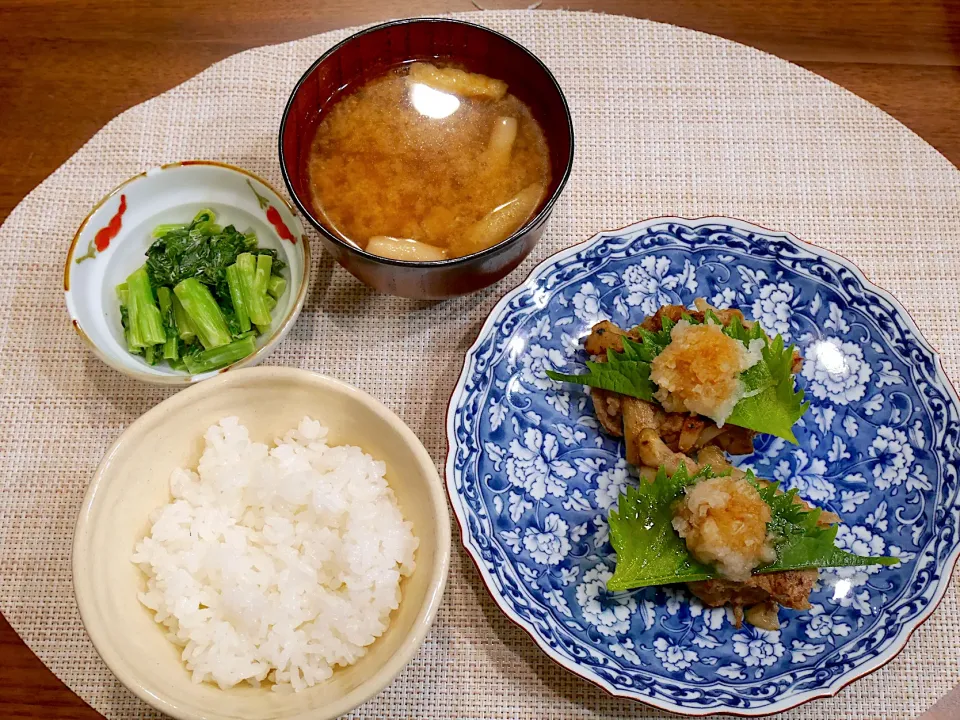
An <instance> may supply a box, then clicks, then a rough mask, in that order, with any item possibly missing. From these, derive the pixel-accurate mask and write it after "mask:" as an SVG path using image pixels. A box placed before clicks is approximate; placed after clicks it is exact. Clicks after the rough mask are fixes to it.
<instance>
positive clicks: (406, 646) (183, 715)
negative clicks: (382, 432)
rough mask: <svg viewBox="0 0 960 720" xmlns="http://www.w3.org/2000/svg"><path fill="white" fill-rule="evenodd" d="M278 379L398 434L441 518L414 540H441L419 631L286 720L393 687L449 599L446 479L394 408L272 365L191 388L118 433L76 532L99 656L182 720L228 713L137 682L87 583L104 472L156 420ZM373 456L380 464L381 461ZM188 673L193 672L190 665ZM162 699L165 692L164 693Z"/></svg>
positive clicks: (330, 714) (75, 568)
mask: <svg viewBox="0 0 960 720" xmlns="http://www.w3.org/2000/svg"><path fill="white" fill-rule="evenodd" d="M275 380H288V381H289V380H293V381H294V383H295V384H301V385H313V386H316V387H319V388H322V389H324V390H333V391H336V392H340V393H342V394H344V395H346V396H347V397H348V398H349V400H351V401H353V402H356V403H357V404H359V405H362V406H365V407H366V408H368V409H369V410H371V411H373V412H374V413H375V414H376V415H377V416H378V417H380V418H381V419H383V420H384V421H386V422H387V423H388V424H389V425H390V426H391V427H392V428H393V429H394V430H396V431H397V432H398V433H399V435H400V437H401V439H402V440H403V442H404V444H405V445H407V446H408V447H409V449H410V450H411V451H412V452H413V454H414V456H415V457H416V460H417V465H416V467H415V468H413V469H414V470H415V471H417V472H418V474H419V475H420V476H421V477H422V478H423V483H424V485H425V486H426V491H427V495H428V496H429V502H430V505H431V507H432V510H433V514H434V516H435V519H436V522H435V529H434V532H432V533H429V534H424V533H422V532H419V533H418V534H417V535H416V537H417V538H418V540H419V546H418V549H419V548H422V547H423V546H424V544H425V542H434V541H435V542H436V543H437V547H435V548H434V559H433V563H432V565H431V566H429V567H427V566H425V565H424V564H423V563H422V562H419V561H418V562H417V565H416V568H415V569H414V571H413V572H414V574H416V573H420V572H423V573H429V574H430V580H429V584H428V587H427V590H426V594H425V601H424V603H423V606H422V607H421V608H420V610H419V612H418V614H417V617H416V618H415V620H414V622H413V626H412V627H411V629H410V630H409V631H408V632H407V634H406V637H405V638H404V639H403V641H402V643H401V644H400V647H399V648H398V650H397V651H396V652H395V653H393V654H392V655H391V656H390V657H389V658H387V659H386V660H385V661H384V662H383V665H382V666H381V667H380V669H379V670H377V671H376V672H375V673H373V674H371V675H370V676H369V677H368V678H367V679H366V680H364V681H363V682H361V683H360V684H359V685H357V686H356V687H355V688H353V689H352V690H351V691H350V692H348V693H346V694H345V695H343V696H341V697H339V698H337V699H336V700H334V701H332V702H329V703H328V704H327V705H326V706H325V707H324V708H323V709H318V708H317V709H306V710H305V711H303V712H298V713H297V714H296V715H292V716H289V717H288V720H307V718H310V719H311V720H324V718H335V717H338V716H339V715H342V714H343V713H346V712H349V711H350V710H352V709H353V708H355V707H357V706H359V705H361V704H363V703H364V702H366V701H368V700H369V699H371V698H372V697H373V696H375V695H377V694H378V693H379V692H380V691H381V690H383V689H384V688H385V687H386V686H387V685H388V684H390V682H391V681H392V680H393V679H394V678H395V677H396V676H397V675H398V674H399V673H400V671H401V670H402V669H403V668H404V667H405V666H406V664H407V663H408V662H409V661H410V660H411V659H412V658H413V656H414V655H415V654H416V653H417V651H418V650H419V648H420V646H421V644H422V643H423V641H424V640H425V639H426V636H427V633H428V632H429V630H430V628H431V626H432V625H433V621H434V620H435V619H436V615H437V611H438V609H439V607H440V604H441V602H442V599H443V592H444V588H445V587H446V582H447V575H448V572H449V568H450V554H451V530H450V521H449V513H448V509H447V498H446V494H445V491H444V489H443V483H442V482H441V479H440V474H439V472H438V471H437V467H436V465H435V463H434V461H433V459H432V458H431V457H430V454H429V453H428V452H427V450H426V448H425V447H424V446H423V443H422V442H420V439H419V438H418V437H417V436H416V435H415V434H414V432H413V431H412V430H411V429H410V428H409V426H407V424H406V423H404V422H403V420H401V419H400V417H399V416H398V415H397V414H396V413H394V412H393V411H392V410H391V409H390V408H388V407H387V406H386V405H384V404H383V403H382V402H380V401H379V400H377V399H376V398H374V397H373V396H372V395H370V394H369V393H366V392H364V391H363V390H360V389H359V388H356V387H354V386H352V385H350V384H348V383H346V382H344V381H342V380H338V379H336V378H333V377H329V376H327V375H321V374H320V373H316V372H312V371H310V370H301V369H299V368H287V367H275V366H272V367H257V368H244V369H238V370H235V371H232V372H229V373H225V374H222V375H219V376H217V377H215V378H211V379H210V380H208V381H206V382H203V383H198V384H196V385H193V386H191V387H189V388H186V389H184V390H182V391H180V392H178V393H177V394H176V395H173V396H171V397H169V398H167V399H166V400H163V401H162V402H160V403H158V404H157V405H155V406H154V407H152V408H150V409H149V410H147V412H145V413H144V414H143V415H141V416H140V417H138V418H137V419H136V420H135V421H134V422H133V423H131V424H130V425H129V426H127V427H126V428H125V429H124V430H123V432H122V433H121V434H120V436H119V437H118V438H117V439H116V440H115V441H114V442H113V443H112V444H111V446H110V448H109V449H108V450H107V452H106V453H105V455H104V457H103V459H102V460H101V461H100V464H99V465H98V466H97V469H96V471H95V473H94V475H93V479H92V480H91V482H90V484H89V485H88V487H87V490H86V493H85V494H84V498H83V502H82V503H81V505H80V510H79V513H78V516H77V520H76V525H75V528H74V537H73V552H72V573H73V588H74V594H75V596H76V601H77V609H78V610H79V612H80V619H81V621H82V622H83V626H84V628H85V630H86V632H87V635H88V636H89V637H90V640H91V642H92V643H93V645H94V648H95V649H96V651H97V654H98V655H99V656H100V658H101V659H102V660H103V662H104V663H105V664H106V665H107V667H108V668H110V671H111V672H113V674H114V675H115V676H116V677H117V679H118V680H120V682H121V683H122V684H123V685H124V686H125V687H126V688H127V689H128V690H130V691H131V692H133V693H134V694H135V695H137V696H138V697H139V698H140V699H141V700H143V701H144V702H146V703H147V704H148V705H150V706H151V707H153V708H155V709H157V710H159V711H161V712H163V713H166V714H167V715H170V716H171V717H174V718H177V719H178V720H216V719H217V718H218V717H222V718H228V717H230V716H227V715H223V716H219V715H210V714H209V713H205V712H199V711H195V710H194V709H193V708H192V707H188V706H185V705H182V704H180V703H178V702H176V700H175V699H173V702H170V701H168V700H167V699H165V698H163V697H160V696H159V695H158V694H155V693H154V692H153V691H152V689H151V687H148V686H147V684H144V683H143V682H141V680H140V679H139V677H137V676H136V674H135V673H134V672H133V671H132V670H131V668H130V665H129V663H128V662H127V661H126V660H125V659H124V656H123V654H122V653H121V652H120V651H119V650H118V648H117V647H116V645H115V644H114V643H113V642H111V641H110V640H109V637H108V634H107V633H106V629H105V624H106V620H105V618H104V617H103V615H102V614H101V613H100V612H99V611H98V610H96V605H97V602H96V599H95V597H94V592H93V587H92V585H93V583H92V582H91V581H90V579H89V578H88V576H87V572H86V570H85V569H84V566H85V565H86V564H87V558H88V557H89V556H90V555H91V554H92V551H93V549H92V548H91V547H90V539H91V537H92V533H91V532H90V531H89V521H90V519H91V516H92V515H93V514H94V513H93V511H94V509H95V507H96V503H97V500H98V497H99V496H100V495H101V494H100V493H99V492H98V491H99V490H100V487H101V483H102V482H103V480H104V477H105V474H106V471H107V470H108V469H109V468H110V465H111V463H112V462H113V461H114V459H115V458H116V457H117V456H118V455H119V454H120V452H121V451H122V450H126V447H127V445H128V443H129V442H130V439H131V436H136V435H139V434H140V431H141V429H142V428H143V427H144V426H149V425H151V424H153V423H155V422H173V421H175V419H176V413H177V412H179V411H183V410H185V409H188V408H189V407H190V405H191V404H192V403H193V402H195V401H196V400H199V399H201V398H203V397H205V396H208V395H213V394H215V393H216V392H218V391H219V390H220V389H222V388H224V387H225V386H229V385H233V384H238V383H239V384H241V385H242V384H245V383H253V384H259V385H269V384H270V383H271V382H272V381H275ZM164 418H165V419H164ZM362 449H363V448H361V450H362ZM375 459H377V460H380V458H375ZM411 577H412V575H411ZM406 600H407V598H406V596H404V597H402V598H401V600H400V603H401V605H402V604H403V603H404V602H405V601H406ZM393 612H396V611H393ZM391 622H392V621H391ZM375 645H376V644H375V643H374V645H372V646H371V648H373V649H372V651H371V652H370V654H371V655H373V654H375V653H376V651H377V650H376V647H375ZM184 672H187V670H186V668H185V666H184ZM322 685H323V683H319V684H318V685H316V686H314V687H320V686H322ZM309 690H310V689H309V688H307V689H305V690H304V691H303V692H309ZM164 694H166V692H165V693H164Z"/></svg>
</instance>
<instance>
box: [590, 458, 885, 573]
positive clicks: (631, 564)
mask: <svg viewBox="0 0 960 720" xmlns="http://www.w3.org/2000/svg"><path fill="white" fill-rule="evenodd" d="M712 477H716V475H715V474H714V473H713V472H712V471H711V470H710V469H709V468H705V469H703V470H701V471H700V472H699V473H697V474H696V475H694V476H693V477H690V476H689V474H688V473H687V470H686V468H685V467H684V466H682V465H681V466H680V468H679V469H678V470H677V472H675V473H674V474H673V475H672V476H671V475H667V473H666V471H665V470H664V469H663V468H660V471H659V472H658V473H657V477H656V479H655V480H654V481H653V482H641V483H640V484H639V485H637V486H631V487H628V488H627V490H626V492H625V493H624V494H623V495H621V496H620V499H619V502H618V505H617V509H616V510H611V511H610V518H609V522H610V542H611V544H612V545H613V549H614V550H615V551H616V553H617V567H616V570H615V572H614V574H613V577H611V578H610V580H609V581H608V582H607V588H608V589H609V590H611V591H619V590H632V589H634V588H640V587H647V586H650V585H665V584H669V583H680V582H693V581H697V580H709V579H712V578H717V577H720V575H719V573H717V572H716V570H715V569H714V568H712V567H710V566H709V565H704V564H702V563H700V562H698V561H697V560H696V559H694V557H693V555H691V554H690V552H689V551H688V550H687V545H686V543H685V542H684V540H683V538H681V537H680V536H679V535H678V534H677V532H676V530H674V528H673V525H672V520H673V514H674V505H675V503H676V502H677V501H678V500H680V498H681V497H682V496H683V494H684V492H685V489H686V488H687V487H688V486H690V485H692V484H695V483H697V482H700V481H701V480H707V479H709V478H712ZM747 481H749V482H752V483H754V484H755V485H756V486H757V489H758V490H759V492H760V496H761V497H762V498H763V500H764V502H766V503H767V504H768V505H769V506H770V511H771V514H772V518H771V520H770V522H769V523H768V525H767V527H768V529H769V531H770V532H771V533H773V534H774V535H775V536H776V538H777V540H776V541H775V547H776V551H777V559H776V560H775V561H774V562H773V563H770V564H769V565H765V566H763V567H760V568H758V569H757V570H755V571H754V574H757V573H768V572H779V571H782V570H798V569H802V568H821V567H846V566H853V565H877V564H879V565H893V564H895V563H897V562H899V560H897V559H896V558H892V557H860V556H858V555H853V554H851V553H848V552H846V551H844V550H841V549H840V548H838V547H836V546H835V545H834V544H833V543H834V539H835V538H836V536H837V526H836V525H831V526H829V527H822V526H820V525H818V524H817V521H818V520H819V519H820V513H821V511H820V510H819V509H818V508H815V509H812V510H811V509H808V508H806V507H804V506H803V505H800V504H798V503H797V502H795V500H794V498H795V497H796V494H797V491H796V490H790V491H789V492H786V493H782V494H777V490H778V484H776V483H773V484H771V485H768V486H767V487H762V488H761V487H760V486H759V485H758V484H757V483H756V478H755V477H754V475H753V473H751V472H748V473H747Z"/></svg>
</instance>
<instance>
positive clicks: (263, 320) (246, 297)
mask: <svg viewBox="0 0 960 720" xmlns="http://www.w3.org/2000/svg"><path fill="white" fill-rule="evenodd" d="M237 273H238V274H239V276H240V289H241V291H242V292H243V302H244V305H246V309H247V314H248V315H249V316H250V322H252V323H253V324H254V325H269V324H270V311H269V310H267V306H266V304H265V293H264V292H260V291H258V288H257V277H256V276H257V260H256V258H255V257H254V256H253V255H251V254H250V253H243V254H242V255H239V256H238V257H237Z"/></svg>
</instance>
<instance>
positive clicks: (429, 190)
mask: <svg viewBox="0 0 960 720" xmlns="http://www.w3.org/2000/svg"><path fill="white" fill-rule="evenodd" d="M508 90H509V88H508V87H507V84H506V83H505V82H503V81H502V80H497V79H494V78H489V77H486V76H484V75H478V74H476V73H468V72H466V71H464V70H461V69H459V68H455V67H440V66H437V65H433V64H430V63H424V62H417V63H413V64H411V65H407V66H404V67H401V68H394V69H392V70H389V71H388V72H386V73H385V74H383V75H381V76H379V77H376V78H374V79H372V80H370V81H368V82H366V83H365V84H364V85H362V86H361V87H359V88H358V89H356V90H355V91H353V92H351V93H349V94H347V95H346V96H345V97H343V98H342V99H341V100H339V101H338V102H337V103H335V104H334V106H333V107H332V108H331V109H330V111H329V112H328V113H327V114H326V116H325V117H324V118H323V119H322V120H321V122H320V125H319V127H318V128H317V134H316V137H315V139H314V141H313V145H312V147H311V150H310V157H309V175H310V184H311V190H312V193H313V204H314V208H315V209H316V210H317V212H318V213H319V214H320V219H321V220H322V221H323V222H324V225H326V227H327V228H328V229H329V230H330V231H331V232H334V233H336V234H337V235H338V236H340V237H342V238H343V239H345V240H347V241H350V242H352V243H355V244H356V245H358V246H360V247H362V248H365V249H366V250H368V251H369V252H372V253H375V254H377V255H382V256H385V257H391V258H395V259H398V260H410V261H429V260H443V259H446V258H454V257H461V256H463V255H469V254H471V253H474V252H478V251H480V250H483V249H485V248H488V247H492V246H493V245H496V244H497V243H499V242H501V241H503V240H505V239H506V238H507V237H509V236H510V235H512V234H513V233H514V232H516V231H517V230H518V229H520V228H521V227H522V226H523V225H524V223H526V222H527V221H528V220H529V219H530V218H531V217H533V215H534V214H535V213H536V212H537V210H539V208H540V206H541V205H542V203H543V202H544V200H545V199H546V192H547V188H548V187H549V185H550V155H549V152H548V149H547V141H546V138H545V137H544V133H543V129H542V128H541V127H540V125H539V124H538V123H537V121H536V120H535V119H534V118H533V115H532V114H531V112H530V108H529V107H527V105H525V104H524V103H522V102H521V101H520V100H518V99H517V98H516V97H514V96H513V95H511V94H510V93H509V92H508Z"/></svg>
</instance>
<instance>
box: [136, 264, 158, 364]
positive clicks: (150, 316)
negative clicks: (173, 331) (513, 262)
mask: <svg viewBox="0 0 960 720" xmlns="http://www.w3.org/2000/svg"><path fill="white" fill-rule="evenodd" d="M127 314H128V317H129V318H130V325H131V327H133V328H135V329H136V335H135V338H136V343H137V344H138V346H140V347H146V346H149V345H159V344H160V343H163V342H166V340H167V333H166V331H165V330H164V328H163V320H162V319H161V317H160V308H158V307H157V301H156V298H155V297H154V294H153V288H152V287H151V285H150V279H149V278H148V277H147V272H146V270H145V269H144V268H142V267H141V268H138V269H137V270H134V271H133V272H132V273H131V274H130V277H128V278H127ZM148 362H149V360H148Z"/></svg>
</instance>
